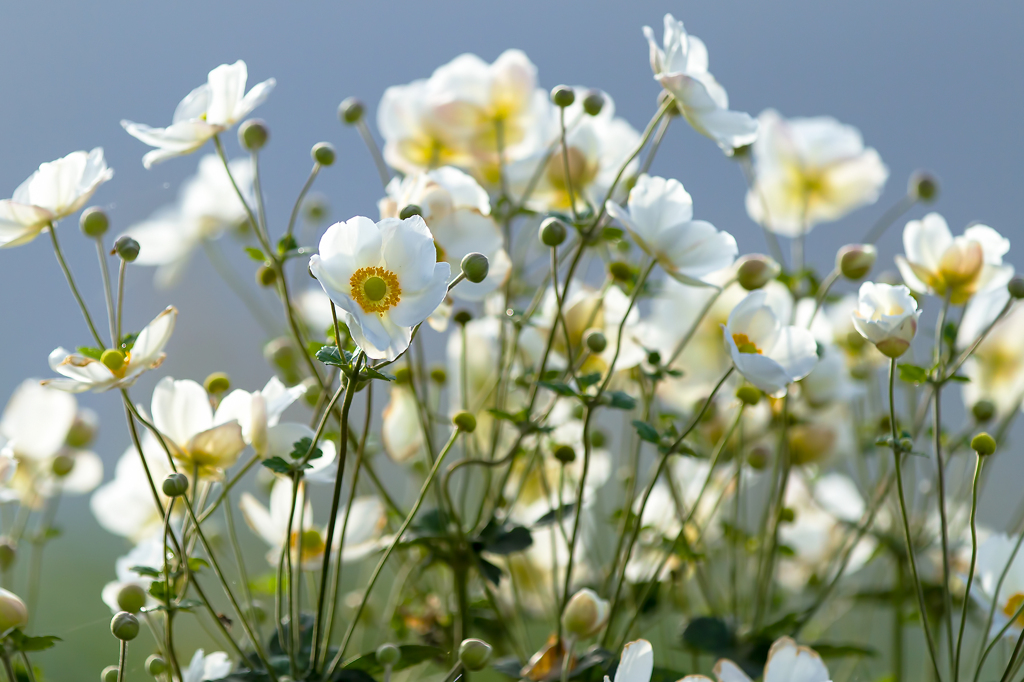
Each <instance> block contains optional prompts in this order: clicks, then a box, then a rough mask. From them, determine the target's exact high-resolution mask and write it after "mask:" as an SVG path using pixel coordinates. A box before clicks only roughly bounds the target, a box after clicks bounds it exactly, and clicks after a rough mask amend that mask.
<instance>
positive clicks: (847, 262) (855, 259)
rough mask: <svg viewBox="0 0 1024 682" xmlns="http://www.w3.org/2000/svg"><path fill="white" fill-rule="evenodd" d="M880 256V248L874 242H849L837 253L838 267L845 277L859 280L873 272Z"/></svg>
mask: <svg viewBox="0 0 1024 682" xmlns="http://www.w3.org/2000/svg"><path fill="white" fill-rule="evenodd" d="M877 258H878V249H876V248H875V246H874V245H873V244H848V245H846V246H844V247H843V248H841V249H839V253H837V254H836V267H837V268H838V269H839V271H840V272H842V273H843V277H845V278H846V279H849V280H853V281H855V282H856V281H857V280H859V279H862V278H863V277H864V276H865V275H867V274H868V273H869V272H871V268H873V267H874V265H875V260H876V259H877Z"/></svg>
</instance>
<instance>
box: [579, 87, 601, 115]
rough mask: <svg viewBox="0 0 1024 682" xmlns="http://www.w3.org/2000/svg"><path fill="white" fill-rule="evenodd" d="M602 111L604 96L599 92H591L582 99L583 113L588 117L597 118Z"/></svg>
mask: <svg viewBox="0 0 1024 682" xmlns="http://www.w3.org/2000/svg"><path fill="white" fill-rule="evenodd" d="M601 109H604V95H603V94H602V93H601V91H600V90H591V91H590V92H588V93H587V96H586V97H584V98H583V111H585V112H587V114H589V115H590V116H597V115H598V114H600V113H601Z"/></svg>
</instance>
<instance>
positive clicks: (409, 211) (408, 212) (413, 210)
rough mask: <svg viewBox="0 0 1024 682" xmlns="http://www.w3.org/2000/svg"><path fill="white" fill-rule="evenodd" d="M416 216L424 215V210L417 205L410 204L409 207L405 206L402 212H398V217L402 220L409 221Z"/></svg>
mask: <svg viewBox="0 0 1024 682" xmlns="http://www.w3.org/2000/svg"><path fill="white" fill-rule="evenodd" d="M414 215H418V216H422V215H423V209H422V208H420V207H419V206H418V205H417V204H409V205H408V206H404V207H403V208H402V210H401V211H399V212H398V217H399V218H401V219H402V220H407V219H409V218H411V217H413V216H414Z"/></svg>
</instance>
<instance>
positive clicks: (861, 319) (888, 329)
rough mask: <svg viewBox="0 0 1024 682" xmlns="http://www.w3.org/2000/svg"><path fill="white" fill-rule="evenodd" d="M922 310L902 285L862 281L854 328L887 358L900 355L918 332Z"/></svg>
mask: <svg viewBox="0 0 1024 682" xmlns="http://www.w3.org/2000/svg"><path fill="white" fill-rule="evenodd" d="M920 316H921V311H920V310H918V309H917V301H916V300H915V299H914V297H913V296H911V295H910V289H908V288H906V287H905V286H903V285H902V284H901V285H898V286H892V285H890V284H876V283H875V282H864V284H862V285H860V292H859V294H858V297H857V309H856V310H854V311H853V326H854V327H855V328H856V329H857V331H858V332H859V333H860V335H861V336H863V337H864V338H865V339H867V340H868V341H870V342H871V343H873V344H875V347H876V348H878V350H879V351H880V352H881V353H882V354H883V355H886V356H888V357H890V358H898V357H899V356H901V355H903V353H905V352H906V350H907V349H908V348H910V342H911V341H913V340H914V335H915V334H916V333H917V320H918V318H919V317H920Z"/></svg>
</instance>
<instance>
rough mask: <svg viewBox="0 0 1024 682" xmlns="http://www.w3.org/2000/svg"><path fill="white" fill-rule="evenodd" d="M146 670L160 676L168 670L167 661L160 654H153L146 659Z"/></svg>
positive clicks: (154, 675)
mask: <svg viewBox="0 0 1024 682" xmlns="http://www.w3.org/2000/svg"><path fill="white" fill-rule="evenodd" d="M146 672H147V673H149V674H150V675H152V676H153V677H159V676H160V675H163V674H164V673H165V672H167V661H165V660H164V659H163V658H161V657H160V655H159V654H152V655H151V656H150V657H149V658H147V659H146Z"/></svg>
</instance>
